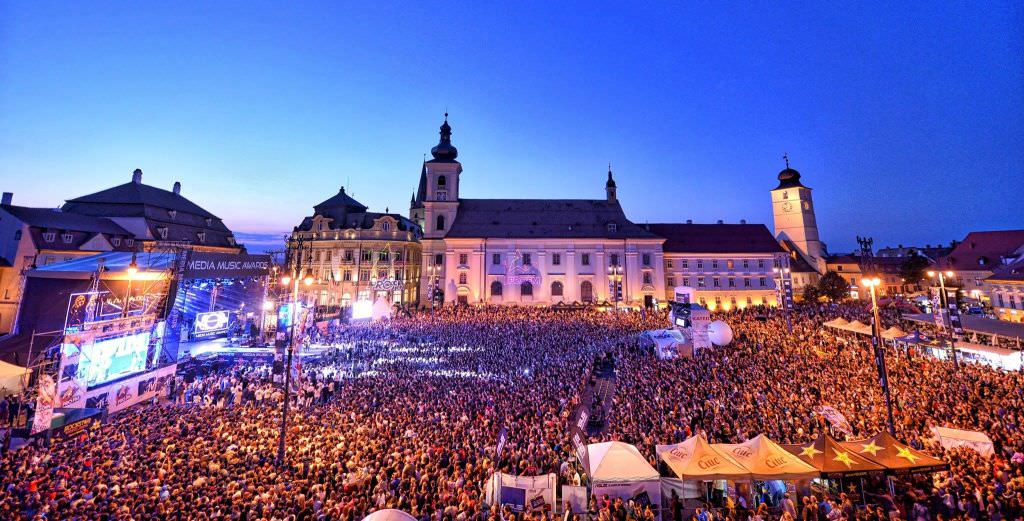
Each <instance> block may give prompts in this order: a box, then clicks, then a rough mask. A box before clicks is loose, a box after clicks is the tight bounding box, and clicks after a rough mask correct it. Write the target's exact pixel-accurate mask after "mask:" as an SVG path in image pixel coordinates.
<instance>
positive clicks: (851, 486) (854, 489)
mask: <svg viewBox="0 0 1024 521" xmlns="http://www.w3.org/2000/svg"><path fill="white" fill-rule="evenodd" d="M846 490H849V491H850V493H851V494H854V493H856V492H857V485H856V484H854V483H850V484H849V485H846Z"/></svg>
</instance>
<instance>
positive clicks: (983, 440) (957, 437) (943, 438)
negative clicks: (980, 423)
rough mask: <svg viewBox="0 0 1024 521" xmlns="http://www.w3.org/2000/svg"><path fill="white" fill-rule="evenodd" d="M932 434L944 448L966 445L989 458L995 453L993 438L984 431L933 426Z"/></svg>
mask: <svg viewBox="0 0 1024 521" xmlns="http://www.w3.org/2000/svg"><path fill="white" fill-rule="evenodd" d="M932 434H935V437H936V438H937V439H938V440H939V444H940V445H942V448H944V449H954V448H957V447H966V448H968V449H973V450H974V451H977V453H978V454H981V455H982V456H984V457H986V458H988V457H990V456H992V455H993V454H995V448H994V447H993V445H992V439H991V438H989V437H988V435H987V434H985V433H984V432H978V431H965V430H961V429H950V428H949V427H932Z"/></svg>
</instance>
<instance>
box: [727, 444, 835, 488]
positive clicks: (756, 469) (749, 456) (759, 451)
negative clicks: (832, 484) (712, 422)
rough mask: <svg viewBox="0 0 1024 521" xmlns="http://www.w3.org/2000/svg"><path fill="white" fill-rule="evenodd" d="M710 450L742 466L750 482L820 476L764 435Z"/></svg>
mask: <svg viewBox="0 0 1024 521" xmlns="http://www.w3.org/2000/svg"><path fill="white" fill-rule="evenodd" d="M712 447H714V448H716V449H718V451H719V452H724V453H725V454H727V455H729V456H730V457H732V458H733V459H734V460H736V462H737V463H739V464H740V465H743V468H745V469H747V470H748V471H750V474H751V477H752V478H753V479H763V480H769V479H781V480H797V479H811V478H816V477H818V476H819V475H820V472H819V471H818V469H816V468H814V467H812V466H810V465H808V464H807V463H804V462H803V461H802V460H801V459H800V458H799V457H797V456H796V455H794V454H792V453H791V452H789V451H787V450H786V449H784V448H782V447H781V446H779V444H778V443H775V442H774V441H772V440H769V439H768V438H767V437H765V435H764V434H758V435H757V437H756V438H753V439H750V440H747V441H745V442H743V443H720V444H715V445H712Z"/></svg>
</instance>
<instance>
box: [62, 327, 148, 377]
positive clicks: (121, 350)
mask: <svg viewBox="0 0 1024 521" xmlns="http://www.w3.org/2000/svg"><path fill="white" fill-rule="evenodd" d="M148 352H149V331H146V332H144V333H137V334H134V335H128V336H121V337H116V338H107V339H103V340H97V341H96V342H94V343H93V344H87V345H84V346H82V354H81V356H80V357H79V361H78V379H79V380H80V381H82V382H85V385H87V386H89V387H93V386H96V385H100V384H104V383H106V382H109V381H111V380H116V379H118V378H121V377H123V376H128V375H131V374H135V373H141V372H142V371H145V370H146V355H147V353H148Z"/></svg>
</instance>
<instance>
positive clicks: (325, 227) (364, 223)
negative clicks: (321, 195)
mask: <svg viewBox="0 0 1024 521" xmlns="http://www.w3.org/2000/svg"><path fill="white" fill-rule="evenodd" d="M419 240H420V229H419V226H417V225H416V224H415V223H414V222H412V221H410V220H409V219H407V218H405V217H403V216H401V215H398V214H393V213H386V212H385V213H379V212H370V211H368V208H367V207H366V206H364V205H363V204H361V203H360V202H359V201H356V200H355V199H353V198H352V197H350V196H349V195H348V194H346V193H345V189H344V188H341V189H340V190H339V191H338V193H337V194H336V195H334V196H333V197H331V198H329V199H327V200H326V201H324V202H322V203H320V204H318V205H316V206H314V207H313V215H312V216H309V217H306V218H305V219H303V221H302V223H301V224H299V225H298V226H296V227H295V229H294V230H293V231H292V233H291V235H290V236H289V239H288V249H289V252H288V253H289V258H290V259H294V260H295V261H296V262H297V263H296V265H297V266H300V267H301V269H302V271H303V273H302V274H300V276H303V277H306V276H309V277H312V279H313V283H312V284H311V285H310V286H309V287H308V289H304V291H306V292H307V294H308V295H310V297H311V299H312V300H314V301H315V303H316V305H317V307H318V311H319V312H321V313H324V314H331V313H334V312H337V311H339V310H340V309H342V308H347V307H349V306H351V305H352V304H353V303H354V302H356V301H358V300H364V301H376V300H377V299H378V298H385V299H387V300H389V301H391V302H393V303H402V304H407V303H415V302H417V301H418V300H419V294H418V288H419V280H420V265H421V253H420V252H421V246H420V242H419Z"/></svg>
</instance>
